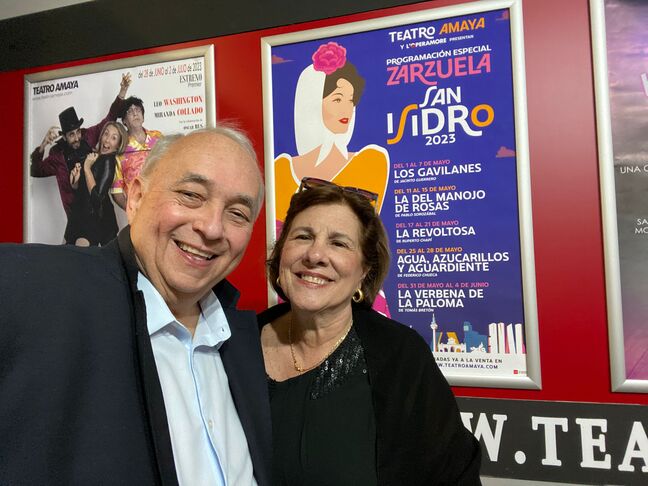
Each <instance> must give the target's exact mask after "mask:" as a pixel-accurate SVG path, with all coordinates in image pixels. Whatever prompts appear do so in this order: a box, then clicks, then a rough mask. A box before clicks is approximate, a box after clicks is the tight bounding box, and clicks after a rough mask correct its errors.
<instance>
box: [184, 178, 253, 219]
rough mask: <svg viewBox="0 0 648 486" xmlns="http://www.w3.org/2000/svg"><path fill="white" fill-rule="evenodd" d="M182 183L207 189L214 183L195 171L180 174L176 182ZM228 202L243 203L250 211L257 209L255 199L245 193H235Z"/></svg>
mask: <svg viewBox="0 0 648 486" xmlns="http://www.w3.org/2000/svg"><path fill="white" fill-rule="evenodd" d="M183 183H194V184H201V185H203V186H205V187H206V188H207V189H211V188H212V187H213V185H214V183H213V182H212V181H210V180H209V179H207V178H206V177H205V176H203V175H201V174H196V173H195V172H189V173H187V174H185V175H184V176H182V178H180V180H179V181H178V184H183ZM228 204H243V205H244V206H247V207H248V208H250V209H251V210H252V211H256V210H257V208H256V199H255V198H252V197H250V196H248V195H246V194H235V195H234V196H233V197H232V198H230V200H229V201H228Z"/></svg>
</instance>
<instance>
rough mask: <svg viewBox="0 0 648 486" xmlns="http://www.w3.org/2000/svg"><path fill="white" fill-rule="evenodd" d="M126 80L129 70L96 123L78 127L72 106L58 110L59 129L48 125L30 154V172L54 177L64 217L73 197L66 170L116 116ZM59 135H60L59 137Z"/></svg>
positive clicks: (80, 123)
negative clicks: (101, 117)
mask: <svg viewBox="0 0 648 486" xmlns="http://www.w3.org/2000/svg"><path fill="white" fill-rule="evenodd" d="M130 83H131V76H130V74H129V73H127V74H124V75H122V79H121V83H120V89H119V94H118V95H117V98H115V101H113V103H112V105H110V109H109V111H108V114H107V115H106V117H105V118H104V119H103V120H101V121H100V122H99V123H97V124H96V125H93V126H91V127H89V128H81V125H83V118H79V117H78V116H77V113H76V110H75V109H74V107H73V106H70V107H69V108H66V109H65V110H63V111H62V112H61V113H60V114H59V123H60V125H61V127H60V130H59V128H58V127H51V128H50V129H49V130H48V131H47V134H46V135H45V138H43V141H42V142H41V144H40V145H39V146H38V147H36V148H35V149H34V151H33V152H32V154H31V166H30V174H31V176H32V177H50V176H55V177H56V182H57V183H58V188H59V194H60V196H61V202H62V203H63V209H64V210H65V214H66V215H67V216H68V217H69V216H70V208H71V206H72V201H73V200H74V190H73V189H72V185H71V184H70V171H71V170H72V169H73V168H74V167H75V165H76V164H77V163H82V162H83V161H84V160H85V157H86V155H88V154H89V153H90V152H91V151H92V149H93V148H94V147H95V146H96V145H97V141H98V139H99V135H100V133H101V130H102V128H103V127H104V125H105V124H106V123H108V122H109V121H115V120H117V117H118V116H119V114H120V113H121V110H122V105H123V103H124V98H125V96H126V92H127V91H128V87H129V86H130ZM59 137H61V138H60V139H59ZM57 139H58V141H57ZM47 147H50V150H49V154H48V155H47V157H45V149H46V148H47ZM66 242H67V243H70V244H74V241H67V239H66Z"/></svg>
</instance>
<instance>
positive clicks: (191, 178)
mask: <svg viewBox="0 0 648 486" xmlns="http://www.w3.org/2000/svg"><path fill="white" fill-rule="evenodd" d="M185 182H193V183H196V184H202V185H203V186H211V185H212V183H211V182H210V181H209V179H207V178H206V177H205V176H203V175H200V174H196V173H195V172H189V173H187V174H185V175H184V176H182V178H181V179H180V180H179V181H178V183H179V184H182V183H185Z"/></svg>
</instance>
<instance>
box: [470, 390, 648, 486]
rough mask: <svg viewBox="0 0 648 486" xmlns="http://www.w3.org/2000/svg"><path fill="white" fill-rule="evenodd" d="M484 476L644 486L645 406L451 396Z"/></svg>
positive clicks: (647, 464) (647, 478)
mask: <svg viewBox="0 0 648 486" xmlns="http://www.w3.org/2000/svg"><path fill="white" fill-rule="evenodd" d="M457 401H458V403H459V408H460V409H461V418H462V420H463V422H464V425H465V426H466V428H468V429H469V430H470V431H471V432H473V434H474V435H475V437H477V438H478V440H479V442H480V444H481V446H482V470H481V474H482V475H484V476H494V477H505V478H517V479H536V480H543V481H557V482H571V483H576V484H624V485H634V484H648V436H647V434H646V427H647V426H648V407H646V406H641V405H616V404H598V403H574V402H545V401H530V400H528V401H525V400H494V399H481V398H457Z"/></svg>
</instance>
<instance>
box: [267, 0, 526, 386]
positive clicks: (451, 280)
mask: <svg viewBox="0 0 648 486" xmlns="http://www.w3.org/2000/svg"><path fill="white" fill-rule="evenodd" d="M512 77H513V76H512V60H511V32H510V21H509V12H508V10H507V9H504V10H495V11H489V12H480V13H476V14H472V15H465V16H459V17H453V18H445V19H438V20H431V21H426V22H422V23H418V24H410V25H401V26H396V27H391V28H385V29H380V30H373V31H368V32H360V33H354V34H348V35H342V36H338V37H329V38H325V39H318V40H313V41H307V42H299V43H293V44H286V45H279V46H273V47H272V105H273V113H272V116H273V126H274V140H273V142H274V165H273V176H274V189H275V201H274V203H275V220H276V223H277V228H278V229H280V227H281V222H282V221H283V218H284V216H285V213H286V210H287V207H288V202H289V200H290V196H291V195H292V194H293V193H294V192H295V191H296V190H297V187H298V186H299V181H300V180H301V178H302V177H304V176H311V177H319V178H323V179H327V180H332V181H334V182H336V183H338V184H340V185H345V186H355V187H362V188H365V189H368V190H371V191H373V192H377V193H378V194H379V201H378V210H379V211H380V214H381V217H382V220H383V222H384V224H385V227H386V229H387V232H388V234H389V240H390V241H389V243H390V248H391V252H392V262H391V266H390V273H389V276H388V278H387V280H386V282H385V285H384V292H383V293H382V294H381V295H380V296H379V298H378V300H377V302H376V305H375V307H376V308H377V310H379V311H381V312H384V313H386V314H388V315H389V316H390V317H392V318H393V319H395V320H397V321H400V322H402V323H404V324H406V325H409V326H411V327H413V328H414V329H416V330H417V331H418V332H419V333H420V334H421V335H422V336H423V338H424V339H425V340H426V341H427V342H428V343H429V345H430V348H431V350H432V351H433V352H434V355H435V357H436V360H437V362H438V363H439V366H440V367H441V369H442V370H443V372H444V373H445V374H446V376H449V377H452V376H475V377H498V378H499V377H521V376H526V371H527V369H526V351H525V341H524V335H525V333H524V326H525V321H524V308H523V295H522V275H521V257H520V237H519V224H518V188H517V161H516V147H515V120H514V107H513V80H512ZM327 82H328V83H329V84H331V82H332V84H333V86H334V87H335V88H336V89H335V90H334V91H335V92H334V93H331V94H328V93H327V88H326V86H327ZM336 96H337V101H336V99H335V97H336ZM327 103H329V104H330V106H327Z"/></svg>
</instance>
